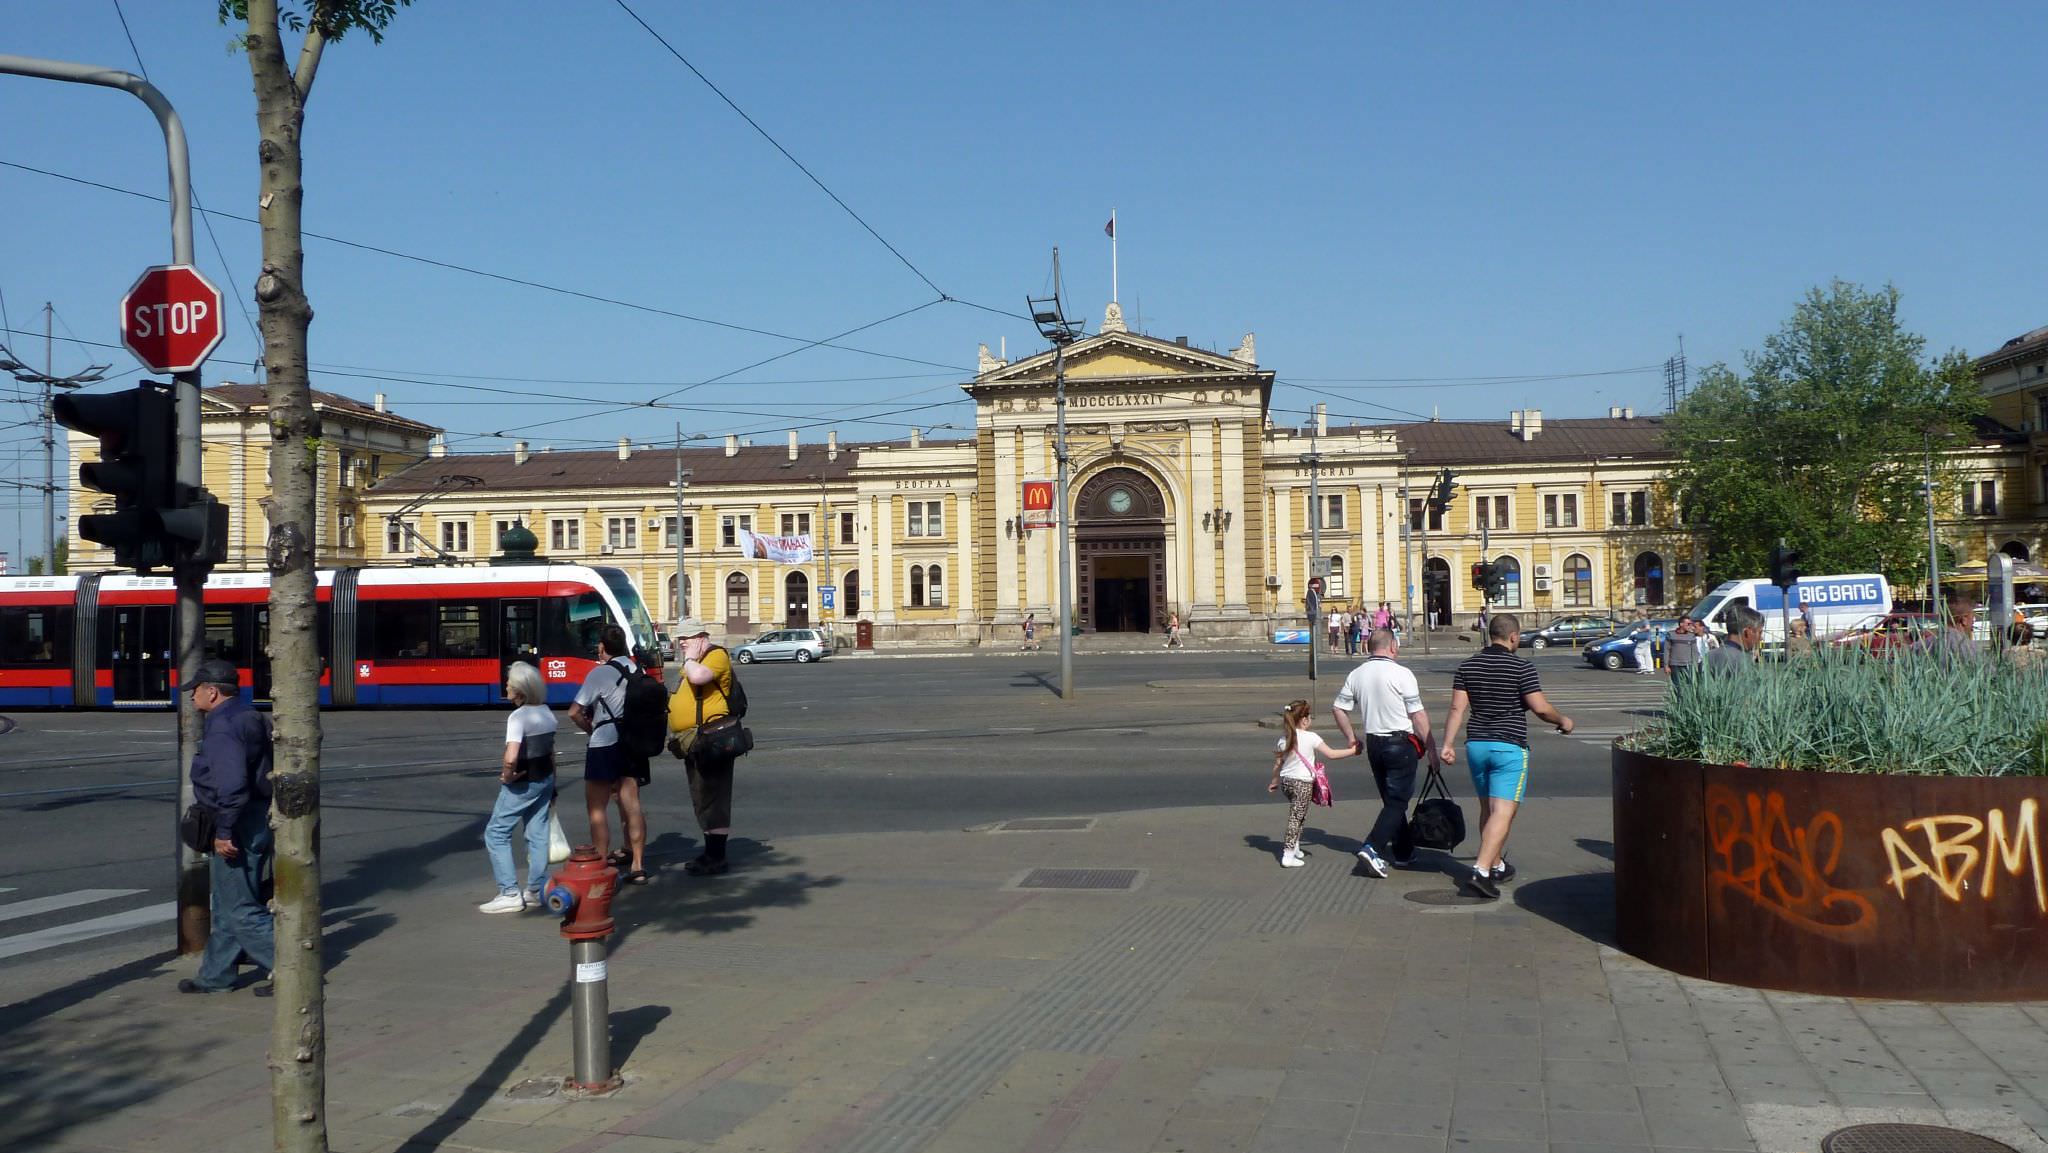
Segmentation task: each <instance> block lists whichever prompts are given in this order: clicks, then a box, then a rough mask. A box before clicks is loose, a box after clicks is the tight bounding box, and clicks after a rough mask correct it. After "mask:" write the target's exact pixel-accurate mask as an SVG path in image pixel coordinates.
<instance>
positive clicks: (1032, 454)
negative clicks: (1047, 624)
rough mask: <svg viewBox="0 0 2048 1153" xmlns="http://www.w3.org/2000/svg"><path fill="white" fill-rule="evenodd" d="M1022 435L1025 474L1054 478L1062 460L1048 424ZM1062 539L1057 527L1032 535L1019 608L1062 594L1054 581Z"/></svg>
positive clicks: (1040, 605)
mask: <svg viewBox="0 0 2048 1153" xmlns="http://www.w3.org/2000/svg"><path fill="white" fill-rule="evenodd" d="M1022 439H1023V444H1022V445H1021V446H1020V447H1019V451H1018V459H1020V460H1022V461H1023V462H1024V471H1023V476H1028V477H1033V478H1035V479H1039V480H1051V479H1053V478H1054V473H1055V471H1056V469H1057V468H1058V462H1057V461H1055V460H1053V459H1052V444H1051V441H1050V440H1048V438H1047V437H1046V435H1045V429H1044V427H1042V426H1039V425H1033V426H1031V427H1030V428H1027V429H1024V430H1023V438H1022ZM1018 479H1019V480H1022V479H1023V478H1022V477H1019V478H1018ZM1062 519H1064V516H1063V517H1062ZM1059 540H1060V538H1059V532H1058V530H1057V529H1045V528H1042V529H1039V530H1038V531H1036V532H1034V533H1032V534H1031V539H1030V540H1029V541H1026V542H1025V546H1024V587H1023V589H1022V591H1021V595H1020V596H1019V597H1018V602H1017V603H1018V606H1019V608H1021V609H1025V610H1039V609H1048V610H1049V609H1050V607H1051V606H1052V605H1053V602H1054V601H1055V600H1056V599H1057V598H1058V596H1059V592H1058V589H1057V587H1056V586H1055V584H1054V582H1055V581H1056V580H1057V579H1058V574H1057V572H1056V571H1055V569H1054V566H1055V565H1056V564H1057V563H1058V558H1059ZM1048 619H1049V618H1048Z"/></svg>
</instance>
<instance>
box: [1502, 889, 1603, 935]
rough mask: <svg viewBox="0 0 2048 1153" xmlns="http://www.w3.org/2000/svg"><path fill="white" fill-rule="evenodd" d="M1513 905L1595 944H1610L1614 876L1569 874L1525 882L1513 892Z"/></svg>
mask: <svg viewBox="0 0 2048 1153" xmlns="http://www.w3.org/2000/svg"><path fill="white" fill-rule="evenodd" d="M1514 895H1515V904H1516V905H1518V906H1520V907H1521V908H1524V909H1527V910H1529V911H1530V912H1532V913H1535V914H1536V915H1537V916H1539V917H1542V918H1544V919H1545V920H1547V921H1550V922H1552V923H1553V924H1556V925H1559V926H1562V927H1563V928H1566V929H1569V930H1571V931H1572V932H1574V933H1577V934H1578V935H1579V936H1581V937H1584V938H1586V939H1587V940H1589V941H1592V942H1594V943H1596V944H1601V945H1612V944H1614V943H1615V936H1614V874H1613V873H1612V872H1599V873H1573V874H1570V875H1569V876H1563V877H1546V878H1544V879H1542V880H1540V881H1529V882H1527V883H1525V884H1523V885H1521V886H1519V887H1517V888H1516V889H1515V890H1514Z"/></svg>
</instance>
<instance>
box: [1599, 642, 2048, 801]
mask: <svg viewBox="0 0 2048 1153" xmlns="http://www.w3.org/2000/svg"><path fill="white" fill-rule="evenodd" d="M2030 656H2031V654H2028V653H2020V654H2015V655H2013V656H2006V657H1999V656H1994V655H1990V654H1986V655H1985V656H1984V657H1982V658H1981V659H1978V660H1944V659H1943V658H1942V656H1941V655H1939V654H1937V653H1932V652H1921V651H1917V650H1915V651H1905V652H1899V653H1897V654H1895V655H1891V656H1873V655H1871V654H1869V653H1865V652H1862V651H1860V650H1837V651H1832V652H1826V651H1823V652H1815V653H1813V654H1811V655H1809V656H1804V657H1799V658H1795V659H1794V660H1792V661H1790V662H1786V663H1765V664H1761V665H1758V666H1757V667H1756V668H1754V669H1751V670H1747V671H1745V672H1742V673H1740V674H1725V673H1724V674H1714V673H1702V674H1701V675H1699V676H1698V677H1697V678H1696V679H1695V680H1693V681H1691V682H1690V683H1687V684H1684V685H1682V686H1678V690H1679V691H1677V692H1674V693H1672V694H1670V696H1669V699H1668V700H1667V701H1666V703H1665V708H1664V715H1663V716H1662V717H1661V718H1659V719H1657V720H1656V721H1653V722H1651V723H1650V724H1648V725H1646V726H1644V727H1643V728H1642V729H1640V730H1638V731H1637V732H1635V733H1633V734H1631V735H1630V736H1628V737H1626V738H1624V739H1623V742H1622V743H1623V746H1624V747H1626V748H1630V749H1634V750H1636V751H1638V752H1643V753H1648V754H1650V755H1652V756H1659V757H1671V758H1674V759H1681V760H1698V761H1706V762H1709V763H1712V764H1724V765H1728V764H1746V765H1755V766H1759V767H1766V768H1779V769H1806V770H1814V771H1820V772H1836V773H1908V774H1918V775H1926V776H1957V777H1999V776H2048V666H2044V665H2043V664H2042V663H2040V662H2038V661H2035V660H2031V659H2028V658H2029V657H2030Z"/></svg>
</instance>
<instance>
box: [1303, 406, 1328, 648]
mask: <svg viewBox="0 0 2048 1153" xmlns="http://www.w3.org/2000/svg"><path fill="white" fill-rule="evenodd" d="M1298 459H1299V460H1300V461H1301V463H1303V464H1305V465H1307V466H1308V552H1309V557H1308V586H1309V590H1310V592H1311V594H1313V592H1314V590H1315V587H1316V578H1317V577H1318V576H1319V575H1321V574H1319V573H1318V572H1317V571H1316V570H1317V569H1319V568H1321V567H1322V564H1323V491H1322V488H1321V487H1320V485H1319V482H1320V480H1321V477H1322V465H1323V452H1322V446H1321V444H1320V442H1319V441H1318V440H1317V438H1316V414H1315V412H1314V411H1313V410H1311V411H1310V412H1309V414H1308V452H1306V453H1304V454H1303V455H1302V456H1301V457H1299V458H1298ZM1329 595H1330V589H1329V582H1328V581H1325V582H1324V584H1323V595H1322V596H1315V595H1310V596H1309V597H1308V598H1307V600H1306V601H1305V606H1306V607H1307V608H1308V683H1309V686H1310V687H1311V688H1313V687H1314V686H1315V683H1316V647H1317V645H1318V643H1319V642H1320V641H1321V640H1322V639H1323V638H1322V633H1321V631H1320V630H1321V629H1322V627H1323V622H1322V621H1321V620H1319V619H1317V618H1319V617H1321V616H1322V615H1323V614H1322V608H1323V597H1326V596H1329Z"/></svg>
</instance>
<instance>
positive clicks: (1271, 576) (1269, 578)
mask: <svg viewBox="0 0 2048 1153" xmlns="http://www.w3.org/2000/svg"><path fill="white" fill-rule="evenodd" d="M1266 587H1267V588H1269V589H1277V588H1279V587H1280V577H1279V574H1277V573H1267V574H1266Z"/></svg>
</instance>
